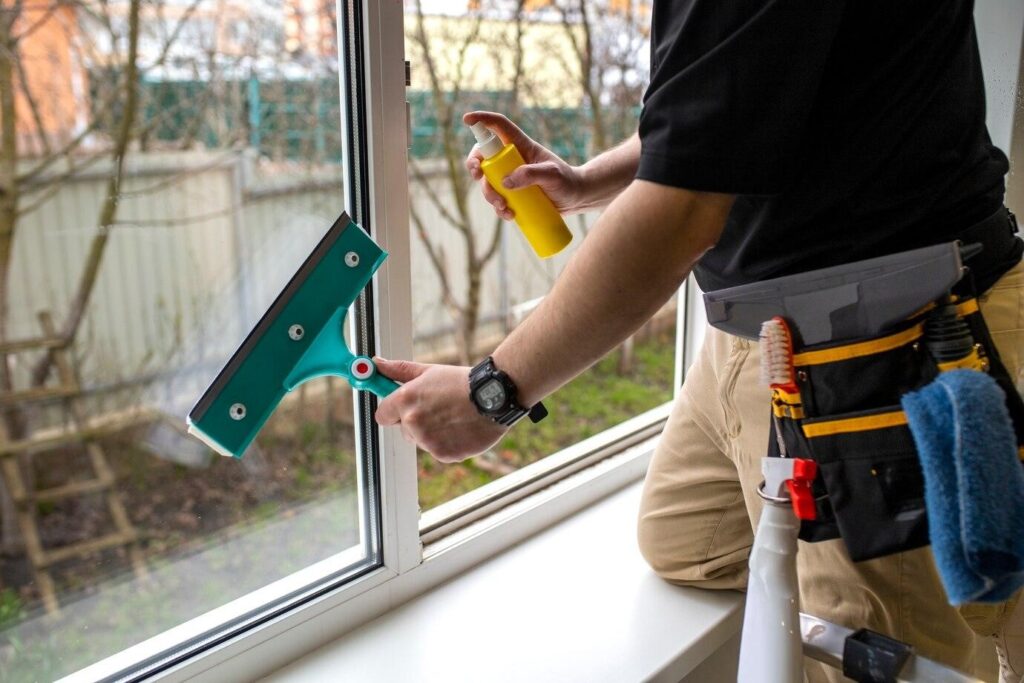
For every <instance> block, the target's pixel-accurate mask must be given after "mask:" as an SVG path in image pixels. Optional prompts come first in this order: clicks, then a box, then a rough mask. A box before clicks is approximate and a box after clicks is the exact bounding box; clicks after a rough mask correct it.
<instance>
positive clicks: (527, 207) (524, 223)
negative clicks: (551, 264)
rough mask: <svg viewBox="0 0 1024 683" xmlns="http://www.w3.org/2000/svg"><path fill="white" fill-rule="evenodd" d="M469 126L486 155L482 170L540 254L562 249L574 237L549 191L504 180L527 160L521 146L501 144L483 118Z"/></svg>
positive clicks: (481, 150)
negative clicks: (507, 184)
mask: <svg viewBox="0 0 1024 683" xmlns="http://www.w3.org/2000/svg"><path fill="white" fill-rule="evenodd" d="M470 128H471V129H472V131H473V135H474V136H475V137H476V142H477V147H479V148H480V154H482V155H483V161H481V162H480V170H481V171H483V174H484V177H486V178H487V182H489V183H490V184H491V187H493V188H494V191H495V192H497V193H498V194H500V195H501V196H502V197H503V198H504V199H505V201H506V202H507V203H508V206H509V208H510V209H512V211H514V212H515V215H516V218H515V220H516V223H517V224H518V225H519V229H520V230H522V231H523V234H524V235H525V236H526V239H527V241H528V242H529V243H530V246H531V247H533V250H534V251H535V252H537V256H539V257H541V258H548V257H550V256H554V255H555V254H557V253H558V252H560V251H562V249H564V248H565V247H566V245H568V244H569V242H571V241H572V233H571V232H569V228H568V227H566V225H565V220H563V219H562V215H561V214H560V213H558V209H556V208H555V206H554V204H552V203H551V200H550V199H548V197H547V195H545V194H544V192H543V191H542V190H541V189H540V188H539V187H537V186H536V185H531V186H529V187H523V188H520V189H517V190H509V189H507V188H505V186H504V185H502V184H501V181H502V180H504V179H505V176H507V175H508V174H509V173H511V172H512V171H514V170H515V169H516V168H518V167H519V166H522V165H523V164H524V163H526V162H525V161H523V157H522V155H521V154H519V150H518V149H516V146H515V145H513V144H511V143H509V144H507V145H502V143H501V139H500V138H498V136H497V135H495V134H494V132H493V131H492V130H491V129H490V128H488V127H487V126H485V125H484V124H483V123H481V122H477V123H474V124H473V125H472V126H470Z"/></svg>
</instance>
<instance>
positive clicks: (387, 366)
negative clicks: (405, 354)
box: [373, 356, 430, 382]
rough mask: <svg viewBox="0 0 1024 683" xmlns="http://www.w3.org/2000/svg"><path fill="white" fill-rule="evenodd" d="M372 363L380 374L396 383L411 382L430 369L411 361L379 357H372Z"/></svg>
mask: <svg viewBox="0 0 1024 683" xmlns="http://www.w3.org/2000/svg"><path fill="white" fill-rule="evenodd" d="M373 362H374V363H375V364H376V365H377V370H378V371H379V372H380V374H382V375H384V376H385V377H387V378H388V379H393V380H395V381H396V382H411V381H412V380H414V379H416V378H417V377H419V376H420V375H422V374H423V373H424V372H426V371H427V369H429V368H430V366H429V365H425V364H423V363H416V362H414V361H411V360H387V359H385V358H380V357H379V356H374V358H373Z"/></svg>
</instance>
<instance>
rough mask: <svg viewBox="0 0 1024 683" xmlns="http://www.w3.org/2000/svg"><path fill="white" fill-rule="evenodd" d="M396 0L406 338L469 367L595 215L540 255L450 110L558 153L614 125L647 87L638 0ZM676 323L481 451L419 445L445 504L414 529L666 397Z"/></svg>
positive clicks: (571, 151)
mask: <svg viewBox="0 0 1024 683" xmlns="http://www.w3.org/2000/svg"><path fill="white" fill-rule="evenodd" d="M570 5H571V6H570ZM590 5H592V6H590ZM405 6H406V17H405V19H406V21H405V49H406V57H407V59H408V60H409V62H410V68H411V85H410V88H409V90H408V93H407V97H408V101H409V105H410V112H411V122H410V130H411V134H412V139H411V141H410V154H409V178H410V180H409V208H410V222H411V227H410V229H411V231H412V234H413V240H412V242H413V243H412V247H411V249H412V251H411V255H412V279H413V311H414V317H413V334H414V344H415V352H416V356H417V358H418V359H420V360H423V361H434V362H455V363H460V364H464V365H472V364H474V363H476V362H477V361H479V360H480V359H481V358H482V357H483V356H485V355H487V353H488V352H489V351H490V350H492V349H493V348H494V347H495V346H496V345H497V343H498V342H499V341H500V340H501V339H502V338H503V337H504V335H505V334H507V333H508V332H509V330H510V329H511V328H512V327H514V326H515V325H516V324H517V323H518V322H519V321H521V320H522V319H523V318H524V317H525V316H527V315H529V313H530V312H531V311H532V309H533V307H534V306H536V304H537V303H539V301H540V300H541V298H542V297H543V296H544V294H545V293H546V292H547V291H548V290H549V289H550V288H551V286H552V284H553V283H554V280H555V278H556V277H557V275H558V273H559V272H560V271H561V269H562V267H563V266H564V265H565V263H566V262H567V261H568V259H569V258H570V257H571V255H572V253H573V251H575V248H576V247H577V246H578V245H579V243H580V242H581V240H582V238H583V237H584V236H585V235H586V233H587V231H588V229H589V228H590V226H592V225H593V222H594V219H595V218H596V216H597V213H589V214H585V215H579V216H573V217H570V218H569V220H568V224H569V227H570V229H571V230H572V232H573V233H574V236H575V239H574V240H573V243H572V244H571V245H570V246H569V247H568V248H567V249H566V250H565V251H564V252H563V253H562V254H559V255H558V256H556V257H554V258H552V259H550V260H546V261H542V260H541V259H539V258H537V256H536V255H535V254H534V253H533V252H532V251H531V249H530V247H529V246H528V244H527V242H526V240H525V239H524V238H523V236H522V234H521V233H520V231H519V230H518V229H517V228H516V227H515V225H514V224H511V223H507V222H504V221H501V220H499V219H497V218H496V217H495V215H494V213H493V211H491V210H490V207H489V206H488V205H487V204H486V203H485V202H484V201H483V199H482V197H481V194H480V191H479V188H478V187H477V186H476V185H475V183H473V182H472V181H471V179H470V178H469V176H468V174H467V173H466V171H465V168H464V166H463V160H464V158H465V156H466V154H467V153H468V152H469V151H470V149H471V148H472V146H473V136H472V135H471V134H470V132H469V129H468V127H467V126H465V125H464V124H463V123H462V115H463V114H464V113H465V112H468V111H473V110H477V109H484V110H492V111H498V112H501V113H504V114H506V115H507V116H509V118H511V119H513V120H514V121H516V122H517V123H518V124H519V125H520V126H521V127H522V128H523V129H524V130H526V131H527V133H528V134H530V135H531V136H532V137H534V138H535V139H537V140H538V141H539V142H541V143H542V144H544V145H546V146H548V147H549V148H551V149H552V150H554V151H555V152H556V153H558V154H559V155H561V156H562V157H563V158H565V159H566V160H568V161H569V162H570V163H582V162H583V161H585V160H586V159H587V158H589V157H591V156H593V155H594V154H596V153H598V152H601V151H603V150H604V149H607V148H609V147H611V146H613V145H614V144H616V143H618V142H619V141H621V140H623V139H625V138H627V137H628V136H630V135H631V134H632V133H634V132H635V131H636V126H637V119H638V114H639V103H640V98H641V95H642V93H643V89H644V87H645V86H646V79H647V59H648V58H647V48H648V41H647V35H648V33H647V31H648V26H649V17H648V16H647V9H648V8H649V3H646V2H633V3H624V2H618V3H614V2H613V3H605V2H595V3H589V4H588V6H587V11H585V12H582V13H581V12H580V11H579V8H578V7H577V6H576V5H572V3H554V2H547V3H543V2H532V3H525V4H524V3H514V2H512V3H510V2H504V3H503V2H490V3H469V4H468V5H458V4H453V3H442V2H431V0H410V1H409V2H406V5H405ZM606 10H607V11H606ZM675 329H676V302H675V300H673V301H672V302H670V304H669V305H667V306H666V307H665V309H664V310H663V311H662V312H661V313H660V314H659V315H658V316H656V317H655V318H654V319H653V320H652V321H651V322H650V323H649V324H648V325H646V326H645V327H644V329H642V330H641V331H640V332H638V333H637V334H636V335H635V336H634V337H633V338H631V339H630V340H628V341H627V342H626V343H625V344H624V345H623V346H622V347H621V348H619V349H617V350H616V351H614V352H612V353H611V354H609V356H608V357H607V358H605V359H604V360H603V361H601V362H600V363H599V364H598V365H596V366H595V367H594V368H593V369H591V370H589V371H588V372H586V373H584V374H583V375H582V376H580V377H579V378H577V379H576V380H575V381H574V382H572V383H571V384H569V385H567V386H566V387H564V388H563V389H561V390H560V391H558V392H556V393H555V394H554V395H553V396H551V397H549V398H548V399H547V400H546V401H545V405H546V406H547V407H548V409H549V410H550V411H551V414H552V417H550V418H549V419H547V420H546V421H544V422H541V423H540V424H537V425H528V426H521V427H518V428H517V429H515V430H513V431H512V432H511V433H510V434H509V435H508V436H507V437H506V438H505V439H503V440H502V441H501V442H500V443H499V444H497V446H495V448H493V449H492V450H491V451H490V452H488V453H485V454H483V455H481V456H479V457H477V458H474V459H472V460H468V461H465V462H464V463H460V464H457V465H441V464H439V463H437V462H436V461H434V460H433V459H432V458H431V457H430V456H429V455H427V454H426V453H421V454H420V456H419V464H420V472H419V497H420V504H421V507H422V508H423V509H424V510H426V511H431V510H432V509H433V508H435V507H437V506H441V505H442V504H445V505H443V507H442V509H441V510H440V511H434V512H428V514H426V515H425V517H424V531H425V533H426V534H427V536H426V537H425V538H431V537H432V536H433V530H434V529H435V528H436V527H437V526H438V524H439V523H440V521H441V520H442V519H446V518H449V517H459V516H461V515H463V514H464V513H465V506H466V505H469V504H470V500H471V499H469V498H467V499H462V500H461V502H459V501H456V502H455V503H452V501H453V500H454V499H457V498H458V497H459V496H460V495H461V494H465V493H467V492H469V491H473V490H476V489H478V487H481V486H484V485H488V484H491V483H492V482H495V481H498V480H499V479H501V477H503V476H504V475H508V474H511V473H512V472H515V471H517V470H519V469H521V468H522V467H524V466H527V465H530V464H531V463H535V462H537V461H540V460H542V459H544V458H545V457H546V456H548V455H550V454H552V453H555V452H558V451H562V450H563V449H565V448H567V447H569V446H572V445H574V444H577V443H579V442H580V441H583V440H584V439H588V438H590V437H595V435H599V434H602V433H603V432H605V431H606V430H607V429H608V428H610V427H613V426H615V425H618V424H620V423H622V422H624V421H626V420H630V419H632V418H634V417H636V416H637V415H640V414H643V413H645V412H647V411H650V410H652V409H654V408H656V407H658V406H661V405H663V404H665V403H666V402H667V401H668V400H670V399H671V397H672V393H673V376H674V372H673V370H674V365H675V346H676V344H675ZM552 343H556V342H554V340H553V341H552ZM594 443H595V448H596V447H597V441H595V442H594ZM492 489H493V490H494V491H495V492H496V493H499V494H500V493H501V492H502V488H501V486H500V485H499V486H489V487H488V490H492ZM479 498H480V496H479V495H478V496H475V497H474V498H473V499H472V500H479Z"/></svg>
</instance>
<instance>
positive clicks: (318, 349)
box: [284, 309, 398, 398]
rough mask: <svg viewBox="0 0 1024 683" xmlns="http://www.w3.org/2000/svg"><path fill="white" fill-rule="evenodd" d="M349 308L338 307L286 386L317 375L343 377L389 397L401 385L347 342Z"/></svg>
mask: <svg viewBox="0 0 1024 683" xmlns="http://www.w3.org/2000/svg"><path fill="white" fill-rule="evenodd" d="M345 313H346V311H345V309H338V310H337V311H336V312H335V313H334V315H333V316H331V319H330V320H329V321H328V322H327V324H326V325H324V328H323V329H322V330H321V331H320V333H319V334H318V335H317V336H316V339H314V340H313V343H312V344H310V345H309V349H307V350H306V353H304V354H303V355H302V358H301V359H300V360H299V362H298V363H297V364H296V365H295V369H293V370H292V371H291V373H289V374H288V376H287V377H286V378H285V380H284V388H285V390H286V391H291V390H292V389H294V388H295V387H297V386H299V385H300V384H302V383H303V382H308V381H309V380H311V379H315V378H317V377H324V376H326V375H333V376H335V377H342V378H344V379H345V381H347V382H348V383H349V385H351V386H352V388H353V389H359V390H360V391H369V392H371V393H373V394H374V395H376V396H377V397H378V398H385V397H386V396H388V395H389V394H391V393H392V392H393V391H394V390H395V389H397V388H398V384H397V383H396V382H395V381H394V380H391V379H388V378H387V377H385V376H384V375H382V374H380V372H378V370H377V365H376V364H375V363H374V362H373V360H371V359H370V358H367V357H366V356H357V355H355V354H354V353H352V352H351V351H350V350H349V348H348V344H346V343H345V334H344V330H345Z"/></svg>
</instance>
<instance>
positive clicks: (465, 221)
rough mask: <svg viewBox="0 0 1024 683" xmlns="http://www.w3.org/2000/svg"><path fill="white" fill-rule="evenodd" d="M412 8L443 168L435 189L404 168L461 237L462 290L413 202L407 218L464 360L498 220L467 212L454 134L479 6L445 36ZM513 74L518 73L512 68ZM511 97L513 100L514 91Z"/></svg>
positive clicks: (417, 167)
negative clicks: (447, 57) (442, 56)
mask: <svg viewBox="0 0 1024 683" xmlns="http://www.w3.org/2000/svg"><path fill="white" fill-rule="evenodd" d="M523 5H524V0H520V1H519V2H518V4H517V7H516V9H515V20H516V22H517V23H518V22H521V21H522V8H523ZM414 11H415V21H414V25H413V27H412V30H411V35H410V36H409V38H410V39H411V40H412V41H413V43H414V44H415V45H416V46H418V49H419V53H420V59H422V66H423V68H424V69H425V71H426V73H427V78H428V83H429V86H430V96H431V103H432V105H433V108H434V112H435V115H436V117H437V121H438V124H439V125H438V126H437V129H438V130H437V132H438V136H439V152H440V159H441V162H442V164H443V168H444V172H443V173H442V181H441V186H442V187H441V188H438V187H436V186H434V185H432V184H431V181H430V178H428V177H427V175H426V174H425V173H424V171H423V169H422V166H421V164H420V163H419V162H417V161H416V160H412V161H411V162H410V168H411V171H412V175H413V179H414V181H415V182H416V183H417V184H418V185H419V186H420V187H421V188H422V189H423V190H424V195H425V196H426V197H427V198H428V199H429V200H430V202H431V204H432V205H433V207H434V209H435V210H436V211H437V213H438V214H439V215H440V216H441V218H442V220H443V222H444V224H445V225H447V226H448V227H449V228H450V229H452V230H455V231H456V233H457V234H458V235H459V236H460V237H461V246H462V247H463V250H464V255H463V257H462V261H463V263H464V267H465V283H466V284H465V288H464V290H463V291H461V292H456V290H455V287H454V286H453V284H452V280H453V278H452V273H451V266H450V264H449V261H448V259H447V255H446V253H445V250H444V247H443V246H442V245H441V241H440V240H439V239H438V238H437V237H436V236H435V235H433V234H432V231H431V227H430V226H428V225H427V223H426V220H425V218H424V217H423V216H422V215H421V213H420V211H419V209H417V208H416V206H415V205H412V206H411V217H412V222H413V225H414V226H415V229H416V236H417V238H418V239H419V241H420V243H421V244H422V245H423V247H424V249H425V250H426V253H427V257H428V259H429V260H430V264H431V266H432V268H433V270H434V272H435V274H436V275H437V277H438V280H439V282H440V286H441V297H442V300H443V302H444V305H445V308H446V309H447V310H448V312H449V314H450V315H451V316H452V319H453V320H454V321H455V323H456V348H457V352H458V356H459V360H460V361H461V362H462V363H465V364H468V363H470V362H471V361H472V359H473V356H474V354H475V350H476V333H477V326H478V322H479V316H480V294H481V285H482V276H483V271H484V269H485V268H486V266H487V264H488V263H490V262H491V261H492V260H493V259H494V257H495V256H496V255H497V253H498V247H499V245H500V243H501V230H502V226H501V219H494V220H492V221H489V222H490V225H489V226H488V227H487V228H483V227H481V226H480V225H479V224H478V220H477V219H476V218H474V217H473V215H472V214H471V212H470V204H469V193H470V192H471V191H474V188H473V185H472V181H471V179H470V178H469V176H468V175H467V173H466V171H465V168H464V166H463V160H464V159H465V156H466V149H465V143H464V138H463V137H461V136H459V135H458V132H457V131H458V128H457V127H456V126H455V125H454V122H455V121H457V120H458V118H459V115H460V114H461V113H462V112H463V111H464V110H465V108H466V102H465V100H464V99H463V98H462V97H461V95H462V91H463V83H464V82H465V80H466V75H467V73H468V70H469V69H470V68H471V65H470V64H469V63H468V61H467V53H468V52H469V50H470V48H471V47H472V46H473V45H474V43H475V42H476V41H477V40H478V39H479V37H480V26H481V22H482V21H483V14H482V13H481V12H480V11H479V10H477V11H475V12H474V13H473V14H472V15H471V16H470V18H469V19H468V20H467V21H468V22H470V23H469V25H468V28H465V29H464V30H461V31H455V30H453V31H450V32H449V33H448V34H447V35H443V36H437V35H431V34H430V33H429V32H428V30H427V29H426V26H425V19H424V15H423V6H422V4H421V2H419V0H417V1H416V2H415V6H414ZM439 43H443V44H444V45H445V47H447V48H448V49H449V50H450V49H451V47H452V46H455V51H454V58H453V61H454V63H453V64H451V65H446V66H447V67H448V68H445V69H444V70H443V71H442V69H441V68H440V66H439V64H438V59H439V56H438V52H439V51H440V50H439V47H440V46H439ZM520 49H521V46H520ZM517 63H518V62H517ZM516 73H517V74H518V73H519V69H518V68H517V71H516ZM445 74H447V76H446V75H445ZM518 78H519V77H518V75H517V76H516V78H515V79H514V80H513V86H512V87H513V88H516V87H517V83H518ZM512 96H513V97H512V99H513V101H514V100H515V90H513V92H512ZM449 194H450V196H451V197H452V200H453V201H452V206H449V205H448V204H447V203H446V202H444V201H442V199H441V197H443V196H446V195H449ZM481 237H483V239H482V240H481ZM481 244H482V246H481Z"/></svg>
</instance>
